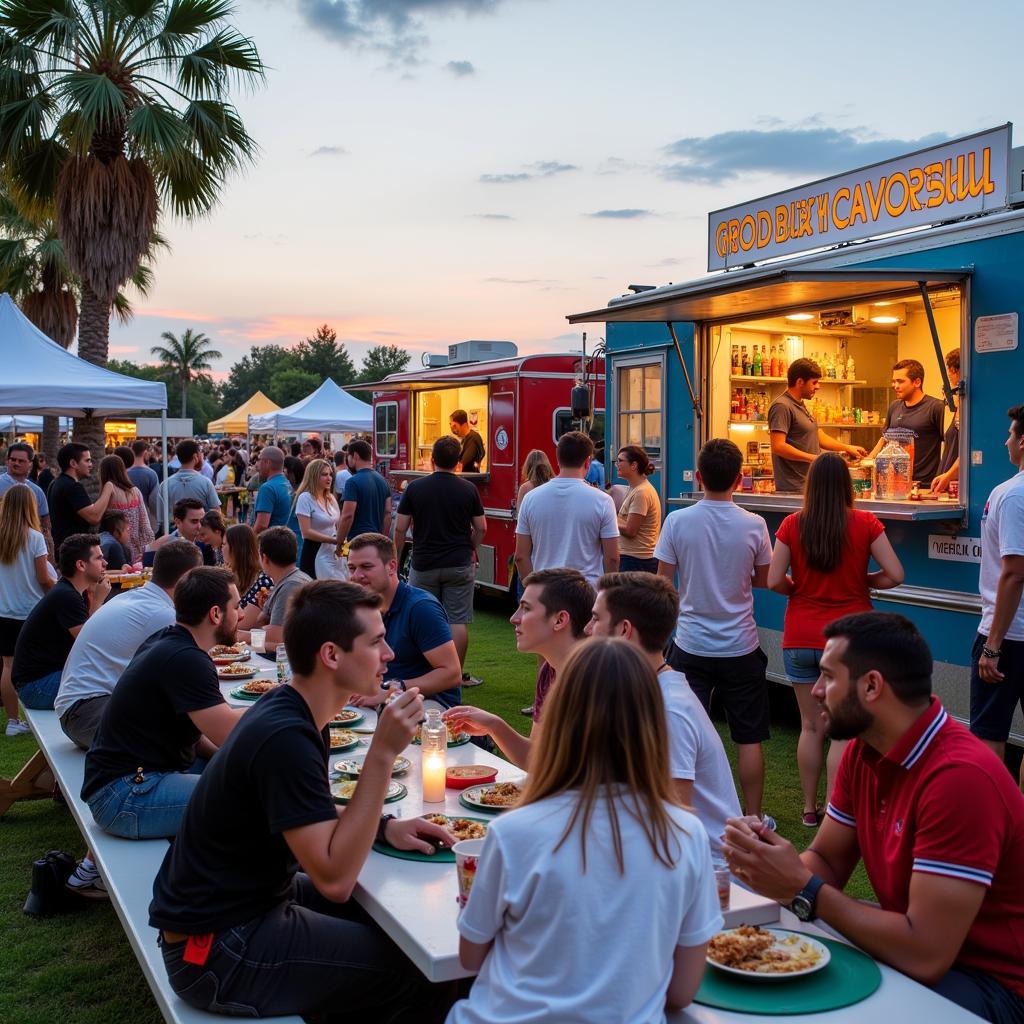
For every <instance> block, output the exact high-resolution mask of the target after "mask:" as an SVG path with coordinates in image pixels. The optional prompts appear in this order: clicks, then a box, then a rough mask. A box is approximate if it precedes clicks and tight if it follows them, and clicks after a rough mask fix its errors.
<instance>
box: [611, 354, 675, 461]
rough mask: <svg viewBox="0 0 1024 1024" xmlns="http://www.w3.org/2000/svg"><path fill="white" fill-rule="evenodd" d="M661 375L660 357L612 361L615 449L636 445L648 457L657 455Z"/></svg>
mask: <svg viewBox="0 0 1024 1024" xmlns="http://www.w3.org/2000/svg"><path fill="white" fill-rule="evenodd" d="M664 378H665V364H664V360H663V359H657V360H655V361H653V362H650V361H633V360H630V361H629V362H628V363H627V362H623V361H619V360H616V361H615V377H614V379H615V403H616V419H617V423H616V426H617V430H618V435H617V437H616V441H615V446H616V450H617V449H619V448H621V447H623V445H627V444H638V445H640V446H641V447H642V448H643V449H644V450H645V451H646V452H647V454H648V455H649V456H650V457H651V458H652V459H654V460H658V459H660V458H661V448H662V438H663V432H664V428H663V418H662V405H663V394H664Z"/></svg>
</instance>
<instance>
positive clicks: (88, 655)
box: [53, 540, 203, 750]
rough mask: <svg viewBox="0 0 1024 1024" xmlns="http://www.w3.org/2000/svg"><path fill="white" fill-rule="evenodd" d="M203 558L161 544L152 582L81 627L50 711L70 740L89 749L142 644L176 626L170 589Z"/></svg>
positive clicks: (177, 544)
mask: <svg viewBox="0 0 1024 1024" xmlns="http://www.w3.org/2000/svg"><path fill="white" fill-rule="evenodd" d="M202 561H203V558H202V554H201V553H200V551H199V548H197V547H196V546H195V544H192V543H190V542H189V541H187V540H171V541H168V542H167V543H166V544H164V545H163V546H162V547H161V548H160V550H159V551H157V553H156V556H155V558H154V560H153V578H152V579H151V580H150V581H149V582H148V583H147V584H146V585H145V586H142V587H138V588H136V589H135V590H128V591H126V592H125V593H123V594H119V595H118V596H117V597H115V598H114V599H113V600H111V601H107V602H106V603H105V604H104V605H103V607H102V608H100V609H99V610H98V611H97V612H96V613H95V614H94V615H93V616H92V617H91V618H90V619H89V620H88V621H87V622H86V623H85V625H84V626H82V629H81V631H80V632H79V634H78V636H76V637H75V642H74V644H73V645H72V647H71V653H70V654H69V655H68V660H67V661H66V662H65V663H64V670H63V672H62V673H61V677H60V689H59V690H58V691H57V696H56V697H55V698H54V701H53V710H54V711H56V712H57V716H58V717H59V718H60V727H61V728H62V729H63V730H64V734H65V735H66V736H67V737H68V739H70V740H72V741H73V742H74V743H75V744H76V745H77V746H79V747H81V748H82V750H88V749H89V747H90V746H92V741H93V737H94V736H95V734H96V729H97V727H98V726H99V724H100V718H101V717H102V715H103V709H104V708H105V707H106V706H107V702H108V701H109V700H110V694H111V693H112V692H113V689H114V685H115V684H116V683H117V681H118V679H120V678H121V673H122V672H124V670H125V669H126V668H127V667H128V662H130V661H131V660H132V658H133V657H134V656H135V652H136V651H137V650H138V649H139V647H141V646H142V642H143V641H144V640H147V639H149V637H151V636H152V635H153V634H154V633H156V632H158V631H159V630H161V629H164V628H165V627H166V626H173V625H174V599H173V594H174V587H175V584H176V583H177V582H178V580H179V579H181V577H182V576H184V575H185V573H187V572H188V571H189V570H190V569H194V568H195V567H196V566H197V565H202Z"/></svg>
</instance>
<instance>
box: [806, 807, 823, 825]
mask: <svg viewBox="0 0 1024 1024" xmlns="http://www.w3.org/2000/svg"><path fill="white" fill-rule="evenodd" d="M824 817H825V815H824V814H822V813H821V810H820V809H816V810H813V811H804V816H803V819H802V821H801V824H803V825H804V826H806V827H807V828H817V827H818V826H819V825H820V824H821V820H822V818H824Z"/></svg>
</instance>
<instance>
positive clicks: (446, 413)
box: [413, 384, 489, 472]
mask: <svg viewBox="0 0 1024 1024" xmlns="http://www.w3.org/2000/svg"><path fill="white" fill-rule="evenodd" d="M413 403H414V409H415V415H414V417H413V423H414V429H415V442H414V443H415V453H416V456H415V462H414V463H413V469H416V470H419V471H421V472H429V471H430V452H431V449H432V448H433V446H434V442H435V441H436V440H437V439H438V438H439V437H442V436H445V435H447V434H450V433H451V415H452V413H453V412H455V411H456V410H457V409H461V410H462V411H463V412H464V413H465V414H466V418H467V421H468V423H469V426H470V428H471V429H472V430H475V431H476V432H477V433H478V434H479V435H480V437H481V438H482V439H483V441H484V447H485V449H486V445H487V440H486V439H487V437H488V432H489V431H488V415H487V412H488V409H487V385H486V384H467V385H464V386H460V387H454V388H437V389H432V390H429V391H416V392H415V393H414V394H413ZM481 471H482V472H487V457H486V451H485V456H484V460H483V462H482V463H481Z"/></svg>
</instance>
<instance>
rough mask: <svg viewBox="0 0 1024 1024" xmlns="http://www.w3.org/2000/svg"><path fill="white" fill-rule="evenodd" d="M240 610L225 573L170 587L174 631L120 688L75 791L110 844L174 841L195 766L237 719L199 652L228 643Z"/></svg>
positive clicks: (156, 640) (159, 636)
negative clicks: (117, 840)
mask: <svg viewBox="0 0 1024 1024" xmlns="http://www.w3.org/2000/svg"><path fill="white" fill-rule="evenodd" d="M238 601H239V598H238V588H237V587H236V586H235V582H234V577H233V576H232V575H231V573H230V572H229V571H228V570H226V569H216V568H207V567H201V568H197V569H193V570H192V571H191V572H189V573H187V574H186V575H185V576H183V577H182V578H181V580H179V582H178V584H177V586H176V587H175V588H174V612H175V622H174V625H173V626H168V627H166V628H165V629H162V630H160V632H158V633H155V634H154V635H153V636H152V637H150V638H149V640H147V641H146V642H145V643H144V644H143V645H142V646H141V647H140V648H139V650H138V652H137V653H136V654H135V657H134V658H132V660H131V661H130V662H129V663H128V667H127V668H126V669H125V670H124V672H123V673H122V675H121V678H120V679H119V680H118V681H117V685H116V686H115V687H114V691H113V693H112V694H111V695H110V700H109V702H108V703H107V707H106V710H105V711H104V712H103V717H102V718H101V719H100V725H99V729H98V730H97V732H96V737H95V739H94V740H93V744H92V747H91V748H90V750H89V753H88V754H86V757H85V781H84V783H83V785H82V799H83V800H85V801H86V802H87V803H88V804H89V809H90V810H91V811H92V815H93V818H94V819H95V820H96V824H97V825H99V826H100V827H101V828H102V829H104V830H105V831H107V832H110V833H111V834H112V835H118V836H122V837H123V838H125V839H155V838H158V837H160V836H173V835H175V833H176V832H177V831H178V824H179V823H180V821H181V817H182V815H183V814H184V812H185V806H186V804H187V803H188V798H189V796H191V794H192V790H193V789H195V787H196V785H197V783H198V782H199V774H198V772H200V771H201V770H202V767H201V766H202V764H204V763H205V760H206V759H208V758H210V757H212V756H213V754H214V752H215V751H216V750H217V748H218V747H219V746H220V745H221V744H222V743H223V742H224V741H225V740H226V739H227V737H228V735H229V734H230V732H231V730H232V729H233V728H234V725H235V723H236V722H237V721H238V719H239V718H240V717H241V714H242V712H241V711H240V710H236V709H235V708H231V707H229V706H228V705H227V703H226V702H225V700H224V697H223V696H222V695H221V692H220V685H219V684H218V681H217V670H216V669H215V668H214V666H213V662H212V661H211V660H210V656H209V655H208V654H207V653H206V652H207V651H208V650H209V649H210V648H211V647H213V646H214V645H215V644H232V643H234V642H235V628H236V626H237V624H238Z"/></svg>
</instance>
